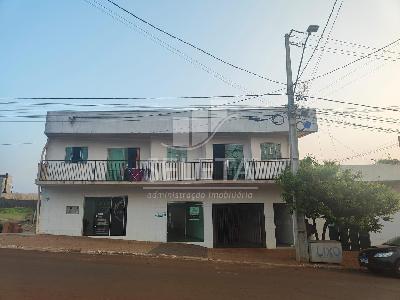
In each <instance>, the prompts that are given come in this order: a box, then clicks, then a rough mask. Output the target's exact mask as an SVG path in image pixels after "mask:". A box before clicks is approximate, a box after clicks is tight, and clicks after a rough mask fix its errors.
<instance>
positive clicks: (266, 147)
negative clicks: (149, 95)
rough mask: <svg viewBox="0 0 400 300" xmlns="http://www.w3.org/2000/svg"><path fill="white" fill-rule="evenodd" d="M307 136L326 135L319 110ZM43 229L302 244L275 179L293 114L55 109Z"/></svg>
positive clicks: (44, 161)
mask: <svg viewBox="0 0 400 300" xmlns="http://www.w3.org/2000/svg"><path fill="white" fill-rule="evenodd" d="M297 119H298V122H297V127H298V135H299V137H302V136H305V135H307V134H310V133H312V132H315V131H317V122H316V116H315V111H314V110H309V109H303V110H301V111H299V114H298V116H297ZM45 134H46V135H47V137H48V140H47V144H46V146H45V147H44V151H43V154H42V158H41V161H40V163H39V169H38V178H37V184H38V185H39V187H40V191H41V192H40V205H39V206H40V209H39V218H38V224H37V231H38V232H39V233H47V234H62V235H74V236H82V235H83V236H102V237H110V238H122V239H130V240H142V241H158V242H187V243H193V244H198V245H202V246H206V247H267V248H275V247H276V246H277V245H290V244H292V243H293V226H292V219H291V216H290V214H289V212H288V210H287V208H286V206H285V204H284V203H283V200H282V199H281V195H280V194H281V191H280V189H279V187H278V186H277V185H276V184H275V182H274V180H275V179H276V178H277V176H278V175H279V174H280V173H281V172H282V171H283V170H284V169H285V168H286V167H287V166H288V165H289V160H288V157H289V147H288V121H287V112H286V108H284V107H282V108H267V109H241V110H237V109H224V110H204V109H200V110H192V111H184V110H158V111H148V110H147V111H145V110H141V111H97V112H82V111H80V112H78V111H54V112H48V114H47V120H46V128H45Z"/></svg>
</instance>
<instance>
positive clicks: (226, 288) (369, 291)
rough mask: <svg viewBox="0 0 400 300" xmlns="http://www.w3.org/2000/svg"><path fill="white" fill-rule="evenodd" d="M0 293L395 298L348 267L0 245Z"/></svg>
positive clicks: (396, 289)
mask: <svg viewBox="0 0 400 300" xmlns="http://www.w3.org/2000/svg"><path fill="white" fill-rule="evenodd" d="M0 299H363V300H366V299H374V300H376V299H397V300H398V299H400V280H399V279H396V278H390V277H384V276H375V275H372V274H369V273H362V272H356V271H333V270H321V269H312V268H301V267H266V266H260V267H258V266H252V265H241V264H237V263H234V264H226V263H217V262H204V261H185V260H180V259H167V258H145V257H135V256H101V255H87V254H77V253H69V254H65V253H46V252H36V251H24V250H9V249H0Z"/></svg>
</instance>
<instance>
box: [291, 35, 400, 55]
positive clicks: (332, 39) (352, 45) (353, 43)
mask: <svg viewBox="0 0 400 300" xmlns="http://www.w3.org/2000/svg"><path fill="white" fill-rule="evenodd" d="M295 37H296V36H295ZM317 37H318V36H315V35H313V37H312V38H311V39H313V38H317ZM299 38H301V37H299ZM322 39H323V40H325V39H327V40H329V41H333V43H334V44H339V45H341V46H342V45H349V46H348V47H352V48H364V49H370V50H377V49H379V48H376V47H372V46H368V45H363V44H360V43H355V42H350V41H344V40H340V39H335V38H327V37H323V38H322ZM382 52H387V53H392V54H397V55H400V52H396V51H391V50H387V49H384V50H382Z"/></svg>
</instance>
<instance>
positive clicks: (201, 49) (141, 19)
mask: <svg viewBox="0 0 400 300" xmlns="http://www.w3.org/2000/svg"><path fill="white" fill-rule="evenodd" d="M106 1H107V2H109V3H110V4H112V5H114V6H115V7H117V8H118V9H120V10H122V11H124V12H125V13H127V14H129V15H131V16H132V17H134V18H135V19H137V20H139V21H140V22H142V23H144V24H146V25H148V26H150V27H151V28H153V29H155V30H157V31H159V32H161V33H163V34H165V35H167V36H169V37H170V38H172V39H175V40H177V41H179V42H181V43H183V44H185V45H187V46H189V47H191V48H193V49H195V50H197V51H200V52H202V53H203V54H206V55H208V56H209V57H211V58H213V59H215V60H217V61H219V62H221V63H224V64H226V65H228V66H230V67H232V68H235V69H237V70H240V71H244V72H246V73H248V74H251V75H253V76H257V77H259V78H262V79H264V80H267V81H269V82H273V83H276V84H281V85H286V83H283V82H280V81H277V80H274V79H271V78H268V77H266V76H263V75H260V74H257V73H255V72H252V71H250V70H248V69H246V68H243V67H240V66H238V65H235V64H233V63H230V62H228V61H227V60H224V59H222V58H220V57H218V56H216V55H214V54H212V53H211V52H209V51H207V50H204V49H203V48H200V47H199V46H197V45H195V44H193V43H190V42H188V41H186V40H184V39H182V38H180V37H178V36H176V35H174V34H172V33H169V32H167V31H166V30H164V29H162V28H160V27H158V26H156V25H153V24H152V23H150V22H149V21H146V20H145V19H143V18H141V17H139V16H137V15H136V14H134V13H133V12H131V11H129V10H127V9H125V8H124V7H122V6H120V5H119V4H117V3H116V2H114V1H111V0H106Z"/></svg>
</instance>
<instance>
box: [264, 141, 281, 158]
mask: <svg viewBox="0 0 400 300" xmlns="http://www.w3.org/2000/svg"><path fill="white" fill-rule="evenodd" d="M260 147H261V160H269V159H280V158H282V153H281V144H275V143H262V144H260Z"/></svg>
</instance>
